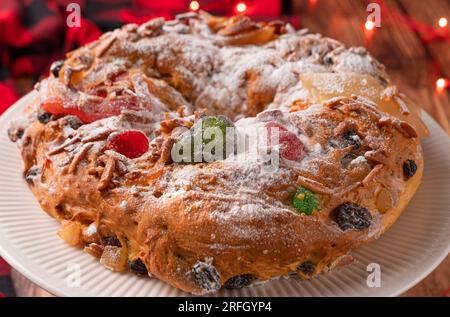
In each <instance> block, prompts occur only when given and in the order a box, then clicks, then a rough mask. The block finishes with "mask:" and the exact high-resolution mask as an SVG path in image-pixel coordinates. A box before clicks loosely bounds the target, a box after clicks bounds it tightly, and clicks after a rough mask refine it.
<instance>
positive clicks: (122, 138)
mask: <svg viewBox="0 0 450 317" xmlns="http://www.w3.org/2000/svg"><path fill="white" fill-rule="evenodd" d="M148 148H149V145H148V139H147V137H146V136H145V134H144V133H142V132H140V131H125V132H122V133H119V134H116V135H114V136H113V137H112V138H111V139H110V140H109V141H108V144H107V145H106V149H109V150H113V151H116V152H117V153H120V154H122V155H125V156H126V157H128V158H130V159H134V158H137V157H139V156H141V155H143V154H144V153H145V152H147V151H148Z"/></svg>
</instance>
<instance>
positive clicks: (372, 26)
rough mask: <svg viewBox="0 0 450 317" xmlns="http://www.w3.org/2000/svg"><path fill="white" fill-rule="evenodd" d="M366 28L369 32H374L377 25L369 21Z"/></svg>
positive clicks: (365, 25)
mask: <svg viewBox="0 0 450 317" xmlns="http://www.w3.org/2000/svg"><path fill="white" fill-rule="evenodd" d="M364 27H365V28H366V30H367V31H372V30H373V29H374V27H375V23H373V21H371V20H367V21H366V24H364Z"/></svg>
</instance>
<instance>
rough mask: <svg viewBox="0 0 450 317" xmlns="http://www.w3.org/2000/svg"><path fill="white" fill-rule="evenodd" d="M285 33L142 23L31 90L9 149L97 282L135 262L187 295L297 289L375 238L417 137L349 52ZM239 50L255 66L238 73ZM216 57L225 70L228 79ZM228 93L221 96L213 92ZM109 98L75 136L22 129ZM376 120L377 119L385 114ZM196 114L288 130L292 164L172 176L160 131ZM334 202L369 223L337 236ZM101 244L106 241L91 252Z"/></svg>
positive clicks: (392, 216)
mask: <svg viewBox="0 0 450 317" xmlns="http://www.w3.org/2000/svg"><path fill="white" fill-rule="evenodd" d="M186 21H189V22H186ZM288 29H289V27H286V26H284V25H283V26H280V25H279V24H277V23H271V24H270V23H269V24H255V23H254V22H252V21H250V20H248V19H241V18H235V20H233V19H232V20H228V19H224V18H213V17H210V16H203V17H198V16H193V17H191V18H186V17H180V18H179V19H178V20H176V21H174V22H164V21H163V20H152V21H150V22H148V23H146V24H144V25H142V26H140V27H137V26H133V25H128V26H125V27H123V28H122V30H120V31H115V32H113V33H109V34H106V35H104V36H103V37H102V39H101V40H100V41H98V42H94V43H92V44H89V45H88V46H87V47H84V48H81V49H79V50H77V51H75V52H73V53H71V54H70V55H69V57H68V60H67V61H66V63H65V65H64V67H63V69H62V71H61V72H60V75H59V78H49V79H47V80H46V81H44V82H42V83H41V87H40V88H39V92H38V96H37V98H36V100H35V102H34V103H33V104H32V105H30V109H31V110H30V109H29V110H28V113H29V116H28V121H27V122H29V123H30V124H29V126H28V127H27V128H26V129H25V134H24V136H23V137H22V140H20V142H19V144H20V146H21V148H22V155H23V159H24V162H25V175H26V178H27V180H28V181H29V183H30V187H31V189H32V191H33V193H34V194H35V195H36V197H37V198H38V200H39V202H40V204H41V206H42V208H43V209H44V210H45V211H46V212H47V213H48V214H49V215H51V216H52V217H55V218H58V219H59V220H61V221H63V223H64V227H63V229H62V231H61V232H60V235H61V236H62V237H63V238H64V239H65V240H66V241H68V242H69V243H71V244H73V245H85V244H87V245H88V246H87V247H86V248H85V250H86V252H88V253H89V254H91V255H94V256H97V257H102V263H103V264H105V266H107V267H108V268H110V269H113V270H118V271H121V270H124V269H126V266H127V261H128V262H131V263H133V261H135V260H136V259H138V258H139V259H140V260H141V261H142V262H143V263H144V264H145V267H146V269H147V270H148V272H149V273H150V274H151V275H153V276H155V277H157V278H159V279H161V280H164V281H166V282H168V283H170V284H172V285H174V286H175V287H178V288H180V289H182V290H184V291H188V292H192V293H196V294H201V293H205V292H210V291H216V290H218V289H219V288H220V287H221V286H222V285H224V284H226V283H227V281H229V280H230V279H231V278H235V277H236V276H252V278H256V279H259V280H268V279H270V278H273V277H276V276H280V275H286V274H290V273H292V272H298V273H299V275H300V276H301V277H303V278H309V277H311V276H314V275H316V274H319V273H320V272H323V271H326V270H328V269H331V268H333V267H334V266H336V265H338V264H339V262H341V263H343V262H345V261H343V259H345V260H347V259H348V257H347V258H343V256H346V255H347V254H348V253H349V252H350V251H351V250H353V249H354V248H356V247H357V246H359V245H361V244H363V243H367V242H369V241H372V240H374V239H376V238H378V237H379V236H380V235H381V234H382V233H383V232H384V231H385V230H387V228H388V227H389V226H390V225H391V224H392V223H393V222H394V221H395V220H396V219H397V217H398V216H399V215H400V213H401V212H402V211H403V209H404V208H405V207H406V205H407V204H408V202H409V200H410V199H411V197H412V195H413V194H414V192H415V190H416V189H417V187H418V185H419V183H420V180H421V177H422V171H423V157H422V150H421V146H420V142H419V139H418V134H421V135H423V134H424V133H425V132H426V131H421V129H423V127H422V126H421V125H420V120H418V119H417V117H416V114H415V113H414V111H412V113H406V111H405V107H407V104H408V102H407V101H403V100H404V96H401V95H399V94H398V93H396V92H392V91H391V90H392V89H391V90H389V89H390V87H388V82H389V81H388V79H387V76H386V74H385V73H384V70H383V67H382V66H381V65H380V64H378V63H377V62H376V61H375V60H373V59H372V58H371V57H370V56H369V55H368V54H367V53H366V52H365V51H361V50H357V49H350V50H346V49H345V48H343V47H342V45H341V44H340V43H337V42H335V41H332V40H329V39H324V38H321V37H319V36H316V35H305V34H303V33H301V32H300V33H290V31H289V30H288ZM264 30H269V31H264ZM255 32H256V33H257V34H258V35H255ZM255 42H257V44H258V46H254V45H249V46H245V45H244V44H255ZM133 43H134V44H133ZM167 47H169V48H170V49H167ZM253 52H260V53H261V55H260V56H259V57H258V58H259V59H260V60H258V61H257V62H255V63H254V64H250V65H245V64H246V63H248V62H249V61H250V59H249V55H251V54H253ZM246 54H247V55H246ZM227 58H234V59H235V61H234V64H236V65H239V67H240V68H239V69H234V70H230V69H228V68H229V67H231V65H232V64H230V63H229V61H227V60H226V59H227ZM269 62H270V63H272V64H271V65H269V66H268V64H267V63H269ZM352 63H354V64H353V66H352ZM282 69H283V70H284V71H281V70H282ZM227 71H230V72H232V74H231V75H230V76H232V77H233V76H235V77H233V78H232V80H231V81H227ZM277 71H280V74H278V75H277V76H274V77H271V76H272V75H273V73H274V72H277ZM302 72H305V74H303V73H302ZM314 73H323V74H322V75H319V74H314ZM295 74H296V75H295ZM327 74H328V75H327ZM314 75H317V76H315V77H314ZM295 76H296V77H295ZM326 76H329V77H327V78H328V81H327V80H325V79H324V78H325V77H326ZM361 76H362V77H361ZM330 79H333V80H336V81H338V80H341V81H342V83H343V84H342V85H339V83H336V82H330V81H329V80H330ZM235 80H242V82H240V83H236V82H234V81H235ZM355 80H358V82H363V81H364V80H365V81H366V84H361V85H362V86H363V88H364V89H363V88H361V87H356V85H355V86H351V87H347V86H346V85H345V84H346V83H347V82H352V81H355ZM336 85H337V87H335V86H336ZM364 85H366V86H364ZM233 87H234V88H233ZM229 89H235V90H231V91H228V92H226V93H225V94H224V91H227V90H229ZM370 89H372V90H371V91H369V92H367V90H370ZM100 90H104V91H105V92H106V94H107V97H105V96H103V94H100V93H99V91H100ZM389 91H391V93H390V94H389V96H388V97H387V95H386V94H387V92H389ZM124 95H126V96H128V95H129V96H132V98H135V99H133V100H134V101H137V104H138V106H139V107H138V108H137V109H131V110H126V111H123V112H122V113H121V114H120V115H116V116H111V117H109V118H106V119H101V120H95V121H94V122H93V123H88V124H84V125H81V127H78V126H76V127H73V124H72V123H73V121H72V120H76V118H75V117H73V116H55V115H54V116H53V118H52V119H53V120H52V121H50V122H48V123H45V124H43V123H41V122H39V121H38V120H36V119H35V117H36V113H37V112H38V111H39V105H40V104H41V103H43V102H44V103H45V102H48V100H49V99H50V100H54V99H55V98H56V99H58V100H64V101H65V102H75V101H76V102H77V104H78V107H80V108H81V109H83V107H87V106H89V104H90V102H92V99H95V102H102V100H103V98H110V100H114V98H119V99H120V96H124ZM117 96H119V97H117ZM233 96H235V97H234V98H233ZM374 96H375V97H374ZM98 98H100V99H98ZM111 98H113V99H111ZM127 98H128V97H127ZM130 98H131V97H130ZM376 98H379V99H376ZM398 98H400V99H398ZM369 99H370V100H369ZM374 99H375V100H374ZM397 99H398V100H400V101H401V102H399V101H398V100H397ZM127 100H131V99H127ZM396 100H397V101H396ZM134 101H133V102H134ZM182 106H183V108H182V109H181V107H182ZM378 107H381V108H382V109H383V111H387V110H386V109H389V107H393V109H392V111H390V112H391V113H392V114H393V115H391V114H388V113H386V112H382V111H380V109H379V108H378ZM394 107H395V109H394ZM202 108H207V109H208V111H209V113H210V114H226V115H228V116H229V117H233V118H239V117H240V116H241V117H242V116H243V117H247V116H254V115H257V116H256V117H252V118H247V119H242V120H239V121H238V122H236V127H237V131H238V132H242V133H245V131H247V130H248V129H250V128H253V127H255V128H256V127H258V126H261V125H264V124H266V123H268V122H272V121H276V122H278V123H280V124H282V125H284V126H286V127H288V129H289V130H290V131H292V132H295V134H296V135H297V136H298V137H299V138H300V139H301V141H302V142H303V144H304V145H305V147H306V151H307V154H306V156H305V157H304V158H303V159H302V160H301V162H292V161H289V160H283V159H281V161H280V166H279V168H278V169H277V170H276V171H273V172H266V171H264V164H261V163H260V162H257V161H252V160H250V161H249V160H237V161H232V160H229V159H227V160H224V161H217V162H213V163H200V164H194V165H191V164H189V165H188V164H178V163H173V162H172V161H171V159H170V155H169V154H170V149H171V147H172V145H173V143H174V138H175V137H176V136H175V133H176V132H175V131H176V128H177V127H181V126H184V127H191V126H192V124H193V123H194V121H196V120H197V119H198V116H196V115H190V114H191V113H192V112H193V111H194V110H200V109H202ZM265 109H269V110H266V111H263V110H265ZM396 109H397V110H396ZM177 110H178V112H175V111H177ZM261 111H263V112H261ZM15 129H17V126H15ZM130 129H133V130H136V129H138V130H141V131H143V132H145V133H146V134H147V136H148V137H149V139H151V142H150V149H149V151H148V152H147V153H146V154H144V155H143V156H141V157H139V158H136V159H128V158H126V157H124V156H122V155H120V154H118V153H116V152H114V151H112V150H107V149H106V148H105V145H106V144H107V142H108V139H110V138H111V136H112V135H114V134H116V133H119V132H121V131H126V130H130ZM349 131H352V134H351V135H350V141H349V139H348V137H349V136H348V135H347V136H345V135H346V133H349ZM344 136H345V137H344ZM346 138H347V139H346ZM349 142H350V143H349ZM408 161H413V162H414V164H415V167H416V169H417V170H415V173H412V174H414V175H413V176H412V177H409V176H408V177H406V176H405V172H404V170H403V164H404V163H405V162H408ZM30 171H32V173H31V172H30ZM300 186H301V187H304V188H307V189H309V190H311V191H313V192H314V193H315V194H316V195H317V197H318V198H319V201H320V207H319V208H318V210H316V211H315V212H313V213H312V215H306V214H302V213H298V212H297V211H296V210H295V208H294V207H293V205H292V197H293V195H294V194H295V192H296V190H297V189H298V188H299V187H300ZM347 203H352V204H356V205H358V206H362V207H364V208H366V209H367V210H368V211H369V212H370V221H369V222H370V223H369V225H368V226H367V227H364V228H356V229H355V228H353V229H343V227H342V225H340V224H339V223H338V222H337V220H336V217H337V216H336V212H337V211H336V210H337V209H338V208H339V206H341V205H343V204H347ZM366 220H367V219H366ZM111 237H117V239H115V240H114V241H115V242H114V243H111V242H108V243H106V242H105V241H106V240H105V239H107V238H111ZM106 253H108V254H109V255H113V256H114V257H115V259H116V261H115V262H114V263H111V261H107V260H111V258H108V259H105V256H103V255H102V254H106ZM305 263H306V264H305Z"/></svg>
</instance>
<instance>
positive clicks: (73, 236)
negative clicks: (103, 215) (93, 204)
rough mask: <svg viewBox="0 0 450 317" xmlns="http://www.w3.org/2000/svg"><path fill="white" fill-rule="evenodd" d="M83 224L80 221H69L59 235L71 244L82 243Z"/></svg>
mask: <svg viewBox="0 0 450 317" xmlns="http://www.w3.org/2000/svg"><path fill="white" fill-rule="evenodd" d="M81 230H82V228H81V225H80V224H79V223H78V222H67V223H65V224H63V227H62V228H61V229H60V230H59V231H58V235H59V236H60V237H61V239H63V240H64V241H65V242H66V243H67V244H69V245H73V246H75V245H78V244H80V243H81Z"/></svg>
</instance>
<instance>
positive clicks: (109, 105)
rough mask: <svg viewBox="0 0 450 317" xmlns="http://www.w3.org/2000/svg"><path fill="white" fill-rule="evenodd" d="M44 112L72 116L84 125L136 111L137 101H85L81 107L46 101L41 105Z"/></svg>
mask: <svg viewBox="0 0 450 317" xmlns="http://www.w3.org/2000/svg"><path fill="white" fill-rule="evenodd" d="M41 108H42V109H43V110H44V111H47V112H50V113H51V114H54V115H74V116H77V117H78V118H79V119H80V120H81V121H83V122H84V123H91V122H94V121H97V120H100V119H104V118H108V117H112V116H117V115H119V114H120V113H121V112H122V110H125V109H130V110H138V109H139V106H138V103H137V99H136V97H134V96H129V95H124V96H119V97H116V98H114V99H108V98H104V99H103V100H102V101H96V100H95V101H94V100H92V101H87V102H85V103H84V104H83V105H82V106H78V105H77V104H75V103H73V102H71V101H69V100H66V101H63V100H60V99H48V100H46V101H44V102H43V103H42V104H41Z"/></svg>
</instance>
